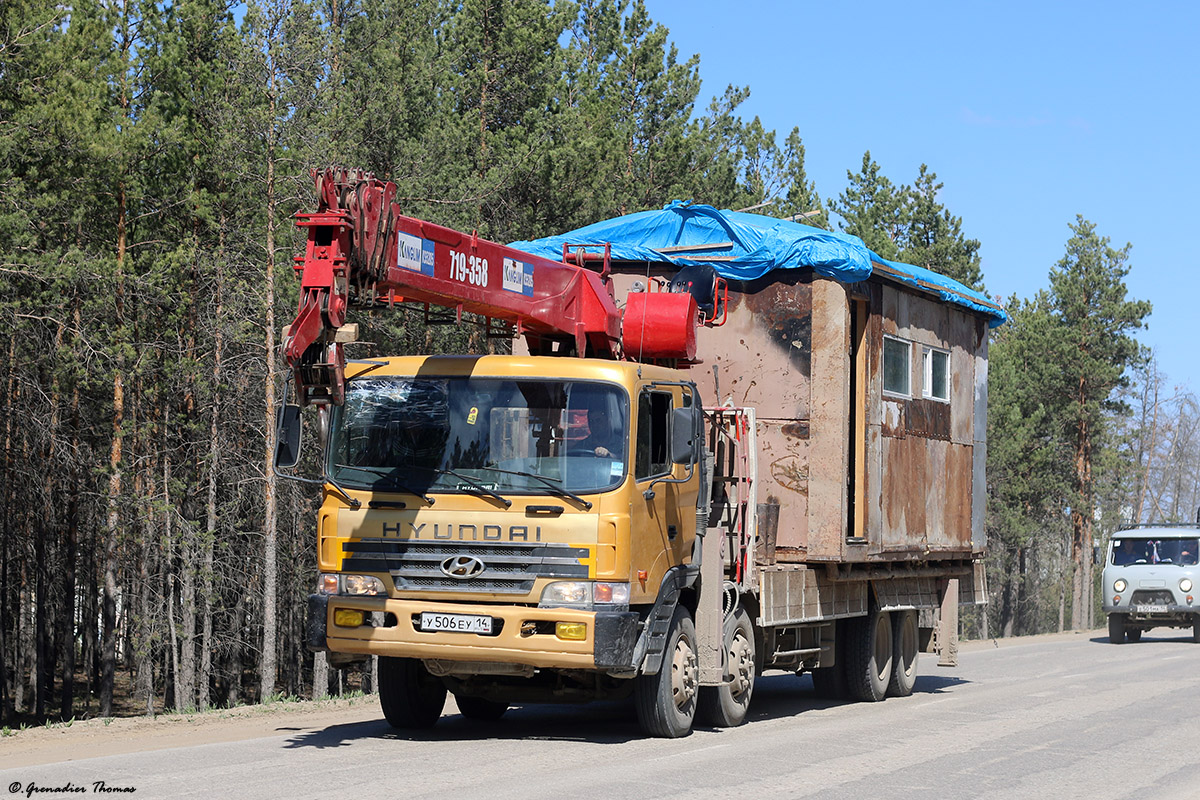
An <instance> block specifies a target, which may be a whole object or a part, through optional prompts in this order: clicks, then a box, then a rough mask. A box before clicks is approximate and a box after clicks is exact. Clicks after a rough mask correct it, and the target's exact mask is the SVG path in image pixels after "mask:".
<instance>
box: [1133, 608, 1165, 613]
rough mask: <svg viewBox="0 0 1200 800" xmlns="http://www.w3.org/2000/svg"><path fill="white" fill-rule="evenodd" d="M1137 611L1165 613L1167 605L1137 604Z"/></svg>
mask: <svg viewBox="0 0 1200 800" xmlns="http://www.w3.org/2000/svg"><path fill="white" fill-rule="evenodd" d="M1136 611H1137V613H1139V614H1165V613H1167V607H1166V606H1137V608H1136Z"/></svg>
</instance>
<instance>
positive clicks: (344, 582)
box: [317, 573, 387, 596]
mask: <svg viewBox="0 0 1200 800" xmlns="http://www.w3.org/2000/svg"><path fill="white" fill-rule="evenodd" d="M317 593H318V594H357V595H369V596H374V595H381V594H387V589H385V588H384V586H383V581H381V580H379V578H376V577H374V576H373V575H330V574H328V573H324V574H322V575H320V576H318V578H317Z"/></svg>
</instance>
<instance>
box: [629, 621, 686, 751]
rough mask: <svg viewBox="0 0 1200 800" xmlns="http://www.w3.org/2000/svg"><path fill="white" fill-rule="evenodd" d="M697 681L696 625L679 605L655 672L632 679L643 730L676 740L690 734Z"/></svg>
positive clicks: (635, 701)
mask: <svg viewBox="0 0 1200 800" xmlns="http://www.w3.org/2000/svg"><path fill="white" fill-rule="evenodd" d="M699 681H700V667H699V663H698V661H697V659H696V626H695V625H693V624H692V617H691V615H690V614H688V611H687V609H686V608H684V607H682V606H679V607H677V608H676V609H675V615H674V616H673V617H671V626H670V627H669V628H668V629H667V644H666V648H665V649H664V651H663V661H662V666H661V667H659V670H658V673H657V674H655V675H639V676H638V677H637V678H635V679H634V684H633V698H634V705H635V706H636V708H637V716H638V722H639V723H640V724H641V726H642V730H644V731H645V732H646V733H648V734H650V735H651V736H658V737H660V738H663V739H677V738H679V737H681V736H687V735H688V734H689V733H691V732H692V722H693V721H694V720H695V718H696V695H697V689H698V688H699Z"/></svg>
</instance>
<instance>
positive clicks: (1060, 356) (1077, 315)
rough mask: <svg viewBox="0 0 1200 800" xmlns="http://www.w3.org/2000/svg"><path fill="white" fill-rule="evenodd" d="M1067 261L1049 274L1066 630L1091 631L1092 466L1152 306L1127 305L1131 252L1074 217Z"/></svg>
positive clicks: (1138, 349) (1130, 302)
mask: <svg viewBox="0 0 1200 800" xmlns="http://www.w3.org/2000/svg"><path fill="white" fill-rule="evenodd" d="M1070 227H1071V232H1072V236H1071V238H1070V239H1069V240H1068V241H1067V246H1066V254H1065V255H1064V256H1063V258H1062V259H1061V260H1060V261H1059V262H1058V264H1057V265H1056V266H1055V268H1054V269H1052V270H1051V271H1050V296H1051V302H1052V308H1053V313H1054V318H1055V322H1056V330H1055V338H1056V340H1057V346H1056V347H1055V348H1054V350H1053V351H1051V354H1050V355H1051V357H1052V358H1053V359H1054V363H1055V366H1056V367H1057V375H1058V383H1057V386H1056V387H1055V391H1054V393H1053V395H1052V396H1053V397H1054V398H1055V399H1056V401H1057V403H1058V405H1059V410H1058V413H1059V414H1060V415H1061V416H1060V421H1061V424H1062V426H1063V432H1064V436H1065V438H1066V441H1067V442H1068V443H1069V444H1070V447H1071V456H1072V467H1073V472H1072V496H1071V498H1070V508H1071V529H1072V538H1071V558H1072V563H1073V567H1074V569H1073V576H1072V603H1071V627H1072V628H1075V629H1077V630H1078V629H1080V628H1082V627H1084V626H1089V627H1090V625H1091V622H1092V615H1091V607H1092V605H1091V604H1092V596H1091V587H1092V561H1091V552H1092V539H1093V511H1094V509H1095V507H1096V498H1095V483H1096V476H1095V472H1094V466H1095V464H1096V462H1097V460H1098V459H1099V457H1100V449H1101V447H1102V446H1103V442H1104V436H1105V433H1106V424H1105V417H1104V412H1105V410H1106V409H1113V408H1114V407H1116V403H1117V401H1116V400H1115V398H1114V396H1113V392H1114V390H1115V389H1118V388H1119V387H1122V386H1124V385H1125V383H1126V371H1127V370H1128V369H1129V368H1130V367H1132V366H1133V365H1135V364H1136V363H1138V361H1139V359H1141V358H1142V353H1141V346H1140V345H1139V344H1138V342H1137V340H1136V339H1135V338H1134V336H1133V332H1134V331H1136V330H1137V329H1139V328H1141V327H1142V325H1143V322H1144V320H1145V318H1146V316H1147V315H1148V314H1149V313H1150V303H1149V302H1147V301H1144V300H1131V299H1128V298H1127V289H1126V286H1125V277H1126V276H1127V275H1128V274H1129V270H1130V266H1129V263H1128V262H1129V251H1130V245H1128V244H1127V245H1125V246H1124V247H1123V248H1121V249H1120V250H1117V249H1114V248H1113V247H1111V246H1110V244H1109V240H1108V238H1107V237H1103V236H1100V235H1099V234H1098V233H1097V232H1096V226H1095V225H1094V224H1093V223H1091V222H1088V221H1087V220H1085V219H1083V217H1076V221H1075V223H1074V224H1073V225H1071V226H1070Z"/></svg>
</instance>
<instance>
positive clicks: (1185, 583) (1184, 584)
mask: <svg viewBox="0 0 1200 800" xmlns="http://www.w3.org/2000/svg"><path fill="white" fill-rule="evenodd" d="M1191 590H1192V579H1191V578H1182V579H1181V580H1180V581H1179V591H1181V592H1190V591H1191Z"/></svg>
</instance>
